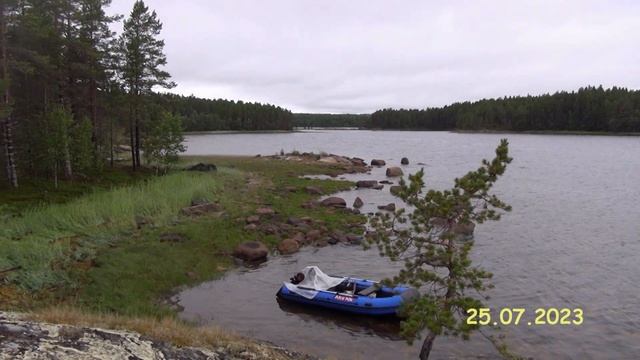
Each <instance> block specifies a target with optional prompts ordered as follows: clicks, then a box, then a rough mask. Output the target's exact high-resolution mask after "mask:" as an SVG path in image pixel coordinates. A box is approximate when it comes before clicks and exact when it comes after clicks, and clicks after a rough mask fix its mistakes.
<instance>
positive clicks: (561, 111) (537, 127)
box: [371, 86, 640, 132]
mask: <svg viewBox="0 0 640 360" xmlns="http://www.w3.org/2000/svg"><path fill="white" fill-rule="evenodd" d="M371 127H373V128H383V129H426V130H454V129H457V130H506V131H528V130H533V131H581V132H582V131H584V132H607V131H609V132H640V91H638V90H628V89H625V88H619V87H615V86H614V87H613V88H611V89H606V90H605V89H603V88H602V86H599V87H593V86H589V87H586V88H581V89H579V90H578V91H576V92H566V91H562V92H557V93H555V94H553V95H549V94H547V95H541V96H515V97H504V98H498V99H483V100H479V101H476V102H462V103H454V104H451V105H447V106H444V107H441V108H427V109H424V110H416V109H412V110H406V109H398V110H395V109H383V110H378V111H376V112H374V113H373V114H372V115H371Z"/></svg>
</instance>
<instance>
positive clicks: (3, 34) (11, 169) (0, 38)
mask: <svg viewBox="0 0 640 360" xmlns="http://www.w3.org/2000/svg"><path fill="white" fill-rule="evenodd" d="M0 46H2V51H1V54H2V80H3V82H4V83H5V84H4V94H3V95H2V102H3V105H4V108H5V110H6V111H7V114H3V116H4V118H3V119H1V120H0V129H1V130H2V137H3V139H2V140H3V144H4V156H5V159H4V161H5V166H6V174H7V180H8V181H9V183H10V184H11V186H13V187H14V188H17V187H18V173H17V171H16V162H15V158H16V156H15V149H14V147H13V131H12V130H13V129H12V127H13V125H14V124H13V119H12V117H11V112H10V111H11V110H10V106H11V98H10V93H9V69H8V61H7V23H6V14H5V4H4V1H1V2H0Z"/></svg>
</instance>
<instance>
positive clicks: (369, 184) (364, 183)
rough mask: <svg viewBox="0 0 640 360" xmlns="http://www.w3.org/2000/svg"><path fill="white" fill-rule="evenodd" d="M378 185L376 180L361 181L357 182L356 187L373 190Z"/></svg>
mask: <svg viewBox="0 0 640 360" xmlns="http://www.w3.org/2000/svg"><path fill="white" fill-rule="evenodd" d="M377 185H378V182H377V181H376V180H360V181H358V182H356V187H358V188H372V187H374V186H377Z"/></svg>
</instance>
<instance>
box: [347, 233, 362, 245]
mask: <svg viewBox="0 0 640 360" xmlns="http://www.w3.org/2000/svg"><path fill="white" fill-rule="evenodd" d="M347 240H348V241H349V243H350V244H353V245H360V244H362V240H363V238H362V236H359V235H352V234H350V235H347Z"/></svg>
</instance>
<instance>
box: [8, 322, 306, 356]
mask: <svg viewBox="0 0 640 360" xmlns="http://www.w3.org/2000/svg"><path fill="white" fill-rule="evenodd" d="M262 350H265V351H262ZM267 350H268V351H267ZM274 350H275V351H276V352H277V353H279V355H281V356H278V357H279V358H281V359H293V358H302V359H309V358H310V357H307V356H305V355H303V354H296V353H292V352H289V351H287V350H285V349H282V348H277V347H273V346H269V345H266V344H265V345H261V346H260V347H259V349H257V350H252V349H249V348H247V349H246V350H243V351H240V352H238V351H237V350H235V351H234V350H231V349H229V348H226V347H224V346H219V347H216V348H211V349H209V348H195V347H177V346H174V345H172V344H170V343H167V342H164V341H158V340H154V339H152V338H149V337H148V336H145V335H141V334H139V333H136V332H131V331H123V330H106V329H99V328H90V327H79V326H70V325H59V324H48V323H40V322H34V321H29V320H26V319H23V318H22V316H20V315H19V314H15V313H6V312H0V359H2V360H5V359H7V360H8V359H158V360H160V359H194V360H199V359H203V360H204V359H216V360H217V359H229V360H232V359H233V360H235V359H269V358H272V357H273V354H274V352H273V351H274Z"/></svg>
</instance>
